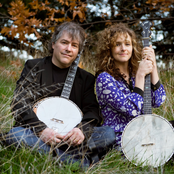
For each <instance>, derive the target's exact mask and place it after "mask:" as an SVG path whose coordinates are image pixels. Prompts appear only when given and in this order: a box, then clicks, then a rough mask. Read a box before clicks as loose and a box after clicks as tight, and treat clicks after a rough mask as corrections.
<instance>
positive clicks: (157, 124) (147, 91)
mask: <svg viewBox="0 0 174 174" xmlns="http://www.w3.org/2000/svg"><path fill="white" fill-rule="evenodd" d="M151 26H152V23H151V22H149V21H144V22H142V23H141V27H142V28H143V32H142V36H143V45H144V47H146V46H149V36H150V34H151V31H150V27H151ZM143 111H144V115H140V116H138V117H136V118H134V119H132V120H131V121H130V122H129V123H128V124H127V126H126V127H125V129H124V131H123V134H122V139H121V146H122V151H123V153H124V155H125V156H126V158H127V159H128V160H129V161H131V162H132V163H134V164H135V165H141V166H153V167H158V166H161V165H163V164H165V163H166V162H167V161H168V160H169V159H170V158H171V157H172V155H173V153H174V129H173V127H172V125H171V124H170V123H169V121H167V120H166V119H165V118H163V117H161V116H158V115H155V114H152V107H151V77H150V74H148V75H147V76H146V77H145V85H144V104H143ZM172 137H173V138H172Z"/></svg>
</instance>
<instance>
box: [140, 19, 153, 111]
mask: <svg viewBox="0 0 174 174" xmlns="http://www.w3.org/2000/svg"><path fill="white" fill-rule="evenodd" d="M141 26H142V28H143V32H142V36H143V47H149V45H150V44H149V40H150V35H151V31H150V27H151V26H152V23H151V22H149V21H144V22H143V23H141ZM143 98H144V104H143V112H144V114H152V105H151V100H152V97H151V76H150V74H148V75H146V77H145V84H144V97H143Z"/></svg>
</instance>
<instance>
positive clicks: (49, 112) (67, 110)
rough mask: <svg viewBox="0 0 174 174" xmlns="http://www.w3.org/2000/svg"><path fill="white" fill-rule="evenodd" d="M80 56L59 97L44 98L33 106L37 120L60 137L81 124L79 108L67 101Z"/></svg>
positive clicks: (71, 67) (70, 70)
mask: <svg viewBox="0 0 174 174" xmlns="http://www.w3.org/2000/svg"><path fill="white" fill-rule="evenodd" d="M82 51H83V50H82ZM82 51H81V52H82ZM80 55H81V53H79V54H78V56H77V58H76V60H75V61H74V62H73V63H72V65H71V66H70V69H69V71H68V74H67V77H66V80H65V84H64V86H63V90H62V92H61V96H60V97H58V96H54V97H47V98H44V99H42V100H40V101H38V102H37V103H35V105H34V106H33V111H34V112H35V113H36V115H37V117H38V118H39V120H40V121H42V122H44V123H45V124H46V125H47V126H48V127H49V128H51V129H54V130H55V131H57V132H58V133H59V134H61V135H66V134H67V133H68V132H69V131H71V130H72V129H73V128H74V127H75V126H77V125H78V124H79V123H80V122H81V120H82V117H83V114H82V112H81V110H80V108H79V107H78V106H77V105H76V104H75V103H74V102H73V101H71V100H69V96H70V93H71V89H72V86H73V82H74V79H75V74H76V71H77V67H78V63H79V60H80Z"/></svg>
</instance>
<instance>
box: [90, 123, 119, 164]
mask: <svg viewBox="0 0 174 174" xmlns="http://www.w3.org/2000/svg"><path fill="white" fill-rule="evenodd" d="M115 143H116V137H115V132H114V130H113V129H112V128H110V127H109V126H102V127H94V131H93V133H92V135H91V137H90V139H89V140H88V143H87V144H88V147H89V149H90V151H91V152H92V153H91V154H90V156H91V159H92V161H93V163H96V162H98V161H99V160H100V159H101V157H102V156H103V155H105V154H106V153H107V152H108V151H109V150H110V149H112V148H113V146H114V145H115Z"/></svg>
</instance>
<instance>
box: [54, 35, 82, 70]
mask: <svg viewBox="0 0 174 174" xmlns="http://www.w3.org/2000/svg"><path fill="white" fill-rule="evenodd" d="M52 48H53V57H52V62H53V64H54V65H56V66H58V67H59V68H67V67H69V66H70V65H71V64H72V62H73V61H74V60H75V59H76V57H77V55H78V52H79V41H78V40H72V37H71V36H70V35H69V34H68V33H67V32H63V34H62V36H61V37H60V38H59V39H58V40H57V41H56V42H55V43H53V44H52Z"/></svg>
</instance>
